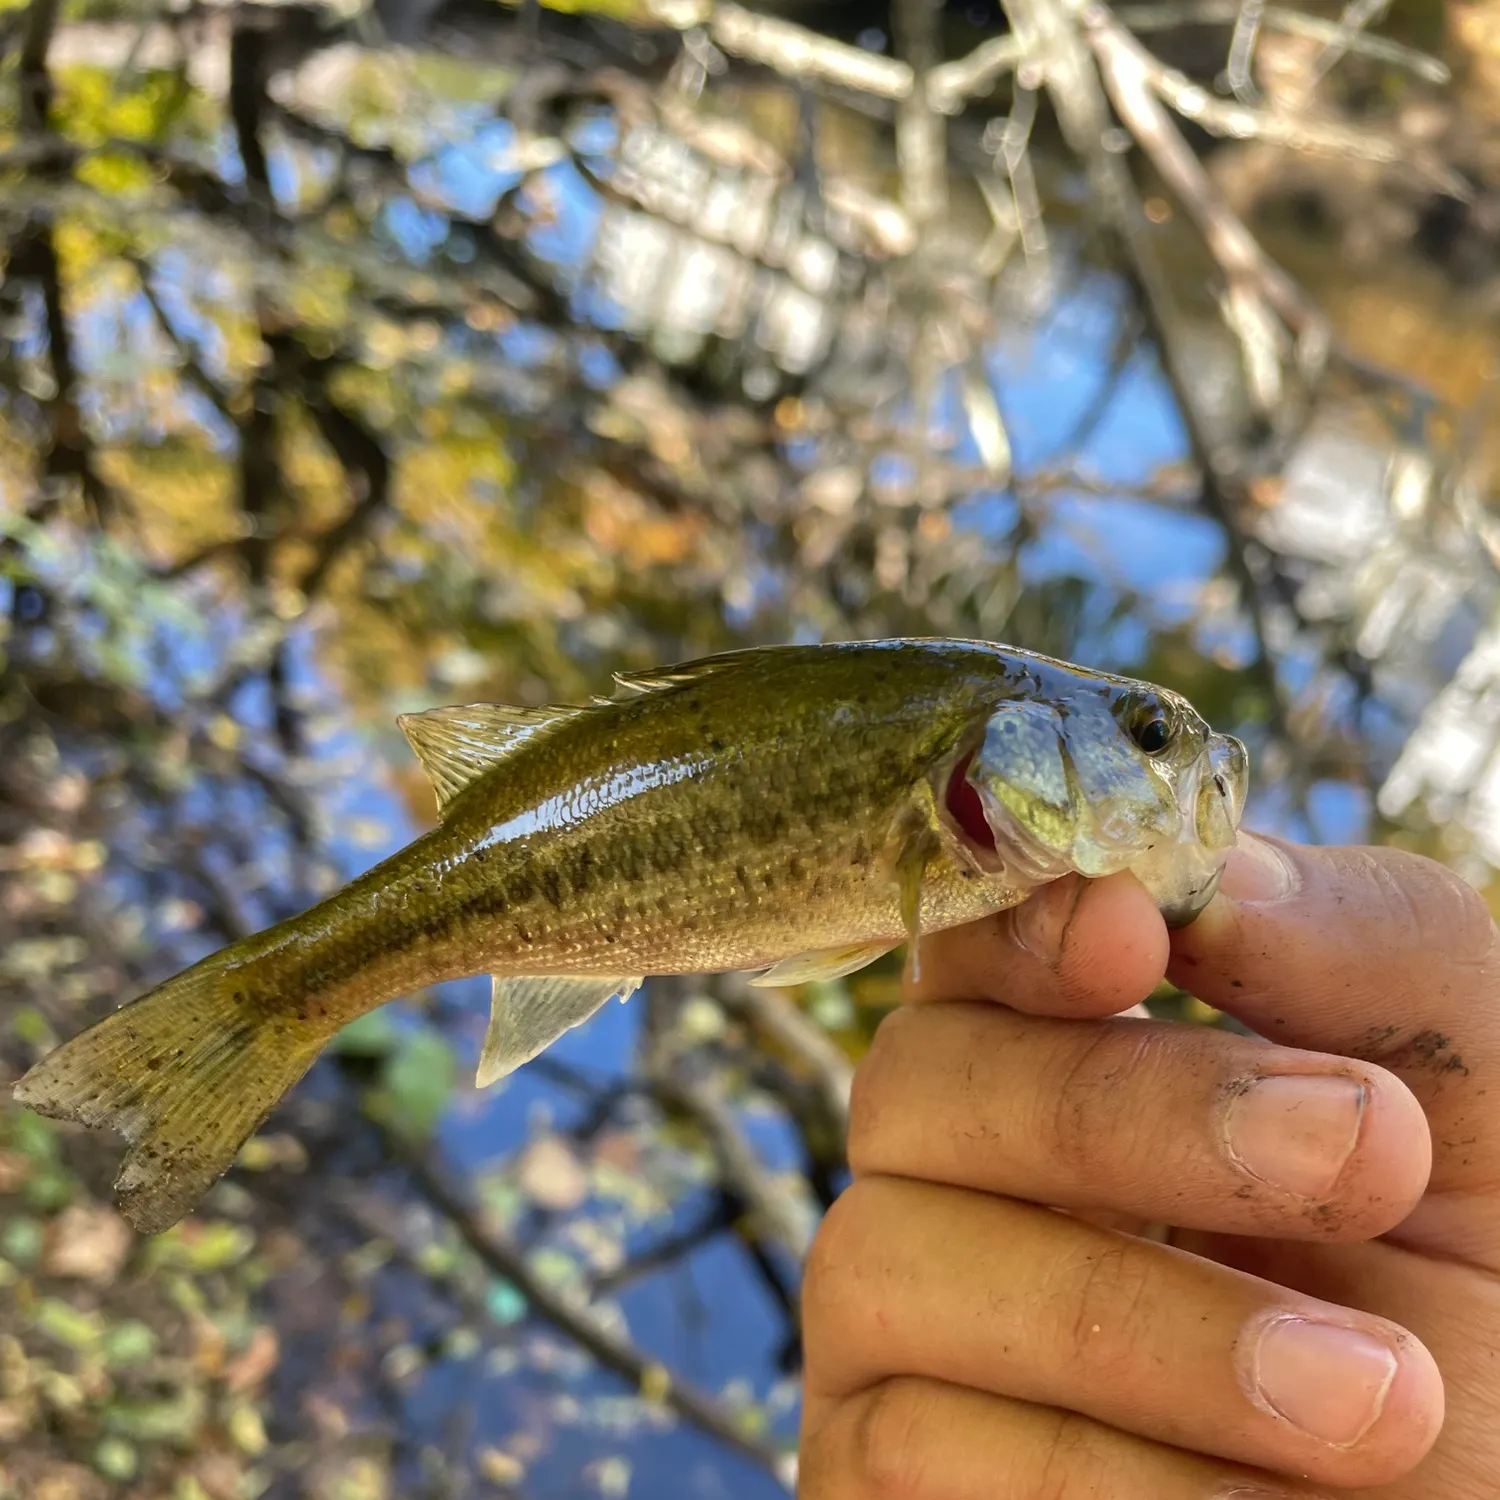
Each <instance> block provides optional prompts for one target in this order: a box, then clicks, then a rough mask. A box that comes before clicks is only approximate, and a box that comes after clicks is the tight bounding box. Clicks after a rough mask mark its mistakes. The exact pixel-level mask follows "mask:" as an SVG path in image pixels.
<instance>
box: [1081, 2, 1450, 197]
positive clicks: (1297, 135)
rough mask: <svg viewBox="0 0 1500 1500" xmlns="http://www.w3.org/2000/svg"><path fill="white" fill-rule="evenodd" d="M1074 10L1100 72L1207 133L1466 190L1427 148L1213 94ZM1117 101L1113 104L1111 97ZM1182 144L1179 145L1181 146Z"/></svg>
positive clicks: (1109, 24) (1088, 9)
mask: <svg viewBox="0 0 1500 1500" xmlns="http://www.w3.org/2000/svg"><path fill="white" fill-rule="evenodd" d="M1077 8H1078V9H1079V12H1080V20H1081V24H1082V26H1083V28H1084V30H1085V31H1086V32H1087V33H1088V35H1089V37H1090V39H1091V41H1092V42H1093V44H1094V49H1095V51H1096V53H1098V55H1099V59H1100V63H1101V66H1102V67H1103V68H1104V70H1105V74H1106V76H1107V77H1111V78H1113V77H1116V76H1118V77H1127V78H1128V79H1129V80H1130V85H1131V87H1132V88H1133V89H1138V88H1139V87H1140V86H1142V85H1143V86H1144V87H1146V88H1148V89H1150V90H1151V91H1152V92H1153V93H1156V94H1158V95H1160V96H1161V98H1162V99H1164V100H1165V101H1166V102H1167V103H1168V104H1169V105H1171V107H1172V108H1173V109H1174V110H1176V111H1177V113H1178V114H1180V115H1181V116H1182V117H1183V118H1184V119H1187V120H1192V121H1193V122H1194V123H1195V124H1197V125H1200V126H1202V128H1203V129H1204V130H1207V131H1209V132H1210V133H1211V134H1213V135H1220V136H1227V137H1230V138H1231V139H1234V140H1248V139H1255V140H1263V141H1267V142H1269V143H1270V144H1272V145H1278V146H1287V147H1290V148H1292V149H1293V150H1296V151H1306V152H1324V153H1327V154H1329V155H1333V156H1347V157H1352V158H1354V159H1356V160H1360V161H1370V162H1375V163H1377V164H1379V165H1383V166H1395V165H1401V164H1405V165H1408V166H1410V167H1411V168H1413V169H1414V170H1416V171H1419V172H1421V173H1422V174H1423V175H1424V176H1426V177H1427V178H1428V179H1429V180H1430V181H1431V182H1432V183H1433V184H1434V186H1436V187H1438V188H1440V189H1442V191H1443V192H1446V193H1450V194H1453V195H1454V196H1456V197H1467V196H1468V195H1469V189H1468V185H1467V184H1466V183H1465V182H1464V180H1463V178H1461V177H1460V176H1459V175H1458V174H1457V173H1455V172H1453V171H1451V170H1449V169H1448V168H1447V167H1445V166H1443V165H1442V164H1441V163H1439V162H1436V161H1434V160H1433V159H1432V157H1431V155H1430V154H1429V153H1424V152H1421V151H1417V150H1415V149H1414V148H1413V147H1412V146H1411V145H1409V144H1408V143H1406V142H1403V141H1401V140H1399V139H1397V138H1395V137H1392V136H1386V135H1383V134H1381V133H1380V132H1379V131H1377V130H1373V129H1371V128H1370V127H1369V126H1367V125H1366V126H1359V127H1357V128H1356V127H1354V126H1350V125H1340V124H1337V123H1335V122H1332V121H1325V120H1319V119H1316V118H1315V117H1313V116H1312V115H1310V114H1307V113H1305V112H1299V113H1292V112H1289V111H1278V110H1270V109H1264V108H1258V107H1256V106H1253V105H1249V104H1244V103H1240V102H1237V101H1235V100H1231V99H1220V98H1217V97H1216V96H1215V95H1214V93H1213V91H1212V90H1211V89H1209V88H1207V87H1205V86H1204V85H1203V84H1201V83H1198V82H1196V81H1195V80H1193V79H1191V78H1189V77H1188V76H1187V74H1185V73H1182V72H1179V71H1178V70H1177V69H1176V68H1169V67H1168V66H1167V65H1166V64H1165V63H1163V62H1162V61H1160V59H1158V58H1156V57H1154V56H1152V54H1151V53H1150V52H1149V51H1147V49H1146V48H1145V47H1144V46H1142V45H1141V43H1140V42H1139V41H1137V40H1136V38H1135V37H1134V36H1132V35H1131V33H1130V32H1129V31H1128V30H1127V29H1126V28H1125V26H1124V25H1122V24H1121V23H1120V22H1119V20H1118V19H1116V18H1115V17H1113V16H1111V14H1110V12H1109V11H1108V10H1106V9H1105V8H1104V7H1103V6H1102V5H1080V6H1078V7H1077ZM1112 92H1113V90H1112ZM1116 104H1117V107H1118V100H1116ZM1127 123H1129V122H1127ZM1187 149H1188V148H1187V146H1186V144H1185V143H1184V146H1183V150H1184V151H1187ZM1194 160H1195V161H1196V157H1195V158H1194Z"/></svg>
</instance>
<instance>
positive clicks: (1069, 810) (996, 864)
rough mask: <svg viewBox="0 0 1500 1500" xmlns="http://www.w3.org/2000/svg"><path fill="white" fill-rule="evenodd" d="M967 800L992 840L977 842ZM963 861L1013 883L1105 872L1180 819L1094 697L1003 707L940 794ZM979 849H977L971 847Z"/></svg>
mask: <svg viewBox="0 0 1500 1500" xmlns="http://www.w3.org/2000/svg"><path fill="white" fill-rule="evenodd" d="M970 797H976V798H977V802H978V807H979V809H980V810H982V813H983V817H984V824H985V830H986V831H987V832H988V833H989V835H990V839H991V840H992V843H991V844H990V847H989V848H988V849H986V847H985V846H984V841H983V840H982V839H979V840H976V838H975V830H974V827H973V817H972V813H966V804H967V802H968V799H969V798H970ZM946 806H947V811H948V813H949V816H950V818H952V819H953V820H954V824H953V826H954V827H955V828H956V829H957V830H958V831H959V832H960V833H961V834H962V835H963V836H964V838H965V840H966V842H967V844H968V845H969V853H970V858H971V859H972V860H974V861H975V862H977V863H979V864H980V865H981V866H983V867H985V868H986V869H987V870H988V872H989V873H991V874H994V875H996V876H999V877H1000V878H1004V879H1007V880H1010V881H1012V882H1014V883H1016V884H1022V883H1024V884H1028V885H1031V884H1036V883H1038V882H1040V881H1045V880H1055V879H1057V878H1058V877H1059V876H1061V875H1066V874H1068V873H1069V872H1071V871H1076V872H1077V873H1079V874H1081V875H1087V876H1099V875H1111V874H1113V873H1114V872H1115V871H1117V870H1123V869H1125V868H1126V867H1127V866H1128V865H1129V864H1130V862H1131V860H1132V859H1133V858H1135V857H1136V856H1138V855H1139V854H1140V853H1141V852H1142V851H1143V850H1144V849H1145V848H1146V847H1147V846H1148V845H1149V844H1151V843H1154V842H1158V841H1159V840H1161V839H1163V838H1165V837H1168V836H1170V834H1171V831H1172V830H1173V829H1174V828H1175V826H1176V824H1177V821H1178V820H1177V813H1176V804H1175V801H1174V799H1173V796H1172V789H1171V786H1170V784H1169V783H1168V782H1167V781H1166V779H1165V778H1164V777H1163V776H1162V775H1161V774H1160V772H1159V770H1158V769H1157V767H1155V766H1154V765H1152V764H1151V763H1150V762H1149V761H1148V759H1147V757H1146V756H1145V755H1144V754H1143V752H1142V751H1140V750H1139V749H1137V748H1136V746H1135V745H1134V744H1133V743H1132V742H1131V741H1130V739H1129V737H1128V736H1127V735H1126V734H1125V733H1124V731H1123V730H1122V729H1121V727H1120V725H1119V724H1118V723H1117V722H1116V720H1115V718H1114V716H1113V714H1111V712H1110V711H1109V708H1108V706H1107V704H1106V703H1105V702H1104V701H1102V700H1101V699H1099V698H1096V697H1094V696H1093V695H1089V696H1084V697H1081V698H1080V699H1079V700H1076V701H1073V702H1069V703H1067V704H1054V703H1052V702H1049V701H1045V700H1042V699H1025V698H1023V699H1016V700H1014V701H1012V702H1008V703H1002V704H1001V705H999V707H998V708H997V709H996V710H995V711H994V713H992V714H991V716H990V718H989V720H988V721H987V723H986V724H985V728H984V738H983V740H982V741H981V742H980V744H979V747H978V748H977V750H975V752H974V753H973V755H972V756H971V757H969V758H968V759H967V760H966V761H963V762H961V763H960V766H959V767H958V769H957V771H956V773H955V777H954V780H953V782H952V783H950V786H949V789H948V796H947V802H946ZM976 846H977V847H976Z"/></svg>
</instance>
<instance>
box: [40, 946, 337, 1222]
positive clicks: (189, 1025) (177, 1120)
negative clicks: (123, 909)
mask: <svg viewBox="0 0 1500 1500" xmlns="http://www.w3.org/2000/svg"><path fill="white" fill-rule="evenodd" d="M244 987H245V972H244V967H243V965H242V964H233V963H226V962H224V961H223V960H222V959H220V958H218V957H217V956H216V957H214V958H208V959H205V960H204V961H203V962H202V963H200V964H197V965H195V966H194V967H193V968H191V969H188V970H186V971H185V972H184V973H182V974H179V975H178V976H177V977H176V978H175V979H169V980H168V981H167V982H166V983H165V984H163V985H159V986H158V987H157V988H156V989H154V990H151V991H149V992H148V993H147V994H144V995H142V996H141V997H140V998H139V999H138V1000H133V1001H131V1002H130V1003H129V1004H128V1005H124V1006H122V1007H121V1008H120V1009H119V1010H117V1011H115V1012H114V1014H113V1015H110V1016H107V1017H105V1019H104V1020H102V1021H100V1022H99V1023H98V1025H96V1026H92V1027H90V1028H89V1030H87V1031H85V1032H83V1033H82V1034H81V1035H79V1036H76V1037H74V1038H73V1039H72V1041H70V1042H65V1043H64V1044H63V1045H62V1046H61V1047H59V1048H58V1049H57V1050H56V1051H55V1052H53V1053H51V1054H50V1055H49V1056H47V1057H45V1058H43V1059H42V1061H41V1062H39V1063H38V1064H37V1065H36V1066H35V1067H34V1068H33V1069H32V1070H31V1071H30V1072H29V1073H27V1074H26V1076H25V1077H24V1078H22V1079H21V1081H20V1082H19V1083H18V1084H17V1085H16V1087H15V1099H16V1101H17V1102H18V1103H20V1104H24V1105H25V1106H26V1107H27V1108H28V1109H34V1110H36V1112H37V1113H38V1114H43V1115H52V1116H54V1117H55V1118H57V1119H61V1120H78V1121H80V1122H81V1123H83V1124H85V1125H109V1126H112V1127H113V1128H114V1129H115V1130H118V1131H119V1132H120V1134H121V1135H123V1136H124V1137H125V1139H126V1140H127V1141H129V1142H130V1150H129V1151H128V1152H127V1153H126V1156H125V1161H124V1163H123V1165H122V1166H121V1168H120V1175H119V1176H118V1177H117V1178H116V1179H115V1191H116V1192H117V1193H118V1194H119V1196H120V1209H121V1212H122V1213H123V1214H124V1215H125V1217H126V1218H127V1219H129V1220H130V1222H131V1223H132V1224H134V1225H135V1227H136V1228H137V1229H138V1230H140V1231H141V1233H142V1234H159V1233H160V1232H161V1231H162V1230H163V1229H167V1228H169V1227H170V1226H171V1225H173V1224H175V1223H176V1222H177V1221H178V1220H179V1219H181V1218H182V1217H184V1215H186V1214H187V1213H189V1212H190V1211H191V1210H192V1208H193V1207H194V1206H195V1204H196V1203H197V1202H198V1200H199V1199H200V1198H201V1197H202V1196H203V1194H204V1193H206V1192H207V1191H208V1190H209V1188H210V1187H212V1186H213V1184H214V1183H215V1182H217V1181H218V1179H219V1178H220V1177H222V1176H223V1174H224V1173H225V1172H226V1171H227V1170H228V1168H229V1166H230V1164H231V1163H232V1162H233V1160H234V1158H235V1156H236V1154H237V1153H238V1152H239V1149H240V1147H241V1146H242V1145H243V1144H244V1143H245V1142H246V1141H247V1140H248V1139H249V1138H250V1136H251V1135H253V1134H254V1133H255V1131H256V1130H257V1129H258V1128H259V1127H260V1125H261V1124H262V1123H263V1122H264V1120H265V1118H266V1116H267V1115H269V1114H270V1113H271V1111H272V1110H273V1109H274V1108H275V1107H276V1105H277V1103H278V1102H279V1101H280V1100H281V1099H282V1098H283V1096H284V1095H285V1094H286V1093H287V1092H288V1091H289V1090H290V1089H291V1087H292V1085H293V1084H295V1083H296V1082H297V1080H298V1079H299V1078H301V1077H302V1075H303V1074H304V1073H305V1072H306V1071H307V1070H308V1068H309V1067H310V1066H311V1065H312V1062H313V1059H314V1058H315V1057H317V1055H318V1053H319V1052H320V1051H321V1050H322V1048H323V1046H324V1045H325V1044H326V1043H327V1042H328V1040H329V1039H330V1037H331V1036H332V1034H333V1029H334V1028H332V1027H331V1026H330V1027H329V1029H328V1030H327V1032H326V1033H324V1032H323V1030H322V1028H318V1029H317V1031H316V1033H315V1034H311V1035H309V1034H308V1033H309V1031H310V1030H311V1028H310V1027H309V1023H308V1022H306V1021H299V1020H297V1019H295V1018H294V1017H293V1016H292V1015H291V1014H290V1012H286V1011H283V1012H282V1013H281V1014H280V1015H277V1014H274V1013H272V1012H269V1011H268V1010H267V1008H266V1007H265V1005H264V1004H263V1003H257V1002H256V1000H255V999H251V998H249V997H247V996H246V994H245V988H244Z"/></svg>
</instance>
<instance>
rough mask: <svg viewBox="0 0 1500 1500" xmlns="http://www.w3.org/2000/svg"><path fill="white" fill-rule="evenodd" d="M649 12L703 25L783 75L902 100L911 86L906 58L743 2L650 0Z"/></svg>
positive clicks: (677, 24) (682, 27) (670, 21)
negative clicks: (869, 48) (882, 53)
mask: <svg viewBox="0 0 1500 1500" xmlns="http://www.w3.org/2000/svg"><path fill="white" fill-rule="evenodd" d="M650 10H651V14H652V16H653V17H654V19H656V20H657V21H660V22H661V23H662V24H663V25H665V26H671V27H673V28H674V29H675V30H678V31H686V30H689V29H690V28H692V27H694V26H702V27H704V28H705V29H706V30H707V32H708V35H709V37H710V38H711V39H712V40H713V42H714V44H715V45H716V46H719V47H722V48H723V49H724V51H725V52H727V53H729V54H730V55H731V56H733V57H738V58H740V59H741V60H742V61H744V62H749V63H757V64H759V65H760V66H761V67H764V68H770V69H771V70H772V71H773V72H775V73H779V74H780V75H781V76H782V77H783V78H800V79H805V80H806V81H807V82H809V83H825V84H832V85H834V86H835V87H838V88H845V89H852V90H853V91H854V92H855V93H859V94H874V95H875V96H876V97H877V98H882V99H904V98H905V97H906V96H907V95H908V94H909V93H910V92H911V87H912V73H911V69H910V68H909V67H908V66H907V65H906V64H905V63H902V62H897V61H895V60H894V59H892V58H889V57H881V56H880V55H879V54H878V53H874V52H866V51H865V50H864V49H863V48H862V47H851V46H848V45H847V44H846V43H844V42H836V41H834V40H833V39H832V38H831V37H826V36H821V35H820V34H819V33H818V32H816V31H810V30H808V28H807V27H805V26H798V25H796V24H795V23H794V22H791V21H783V20H781V19H780V18H779V17H777V16H763V15H757V14H756V13H755V12H754V11H750V10H746V9H745V8H744V7H743V6H741V5H735V4H732V3H731V4H725V5H714V4H713V3H712V0H652V3H651V6H650Z"/></svg>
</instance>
